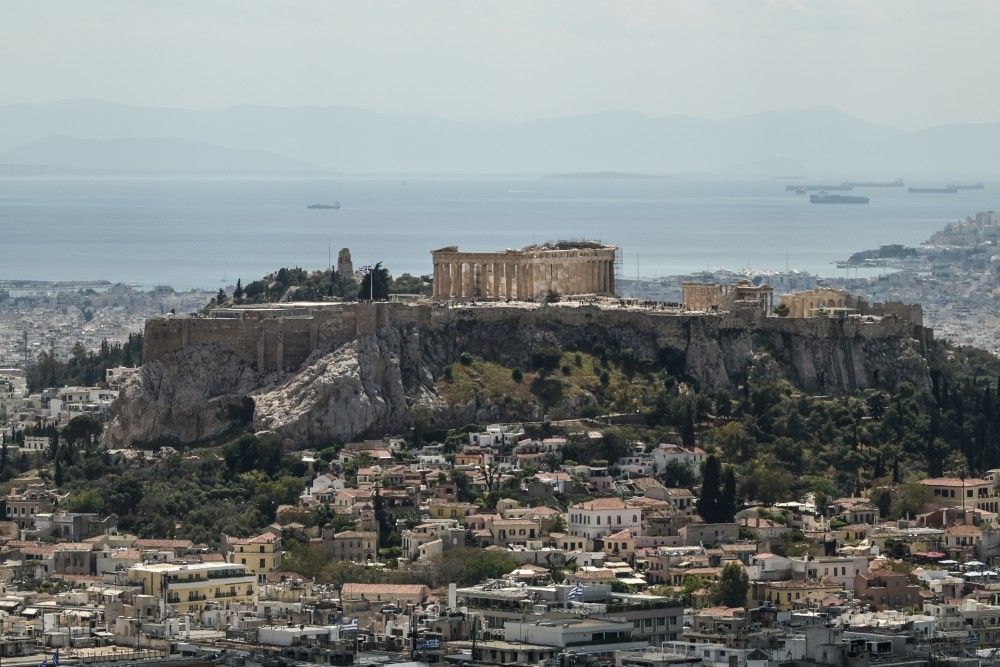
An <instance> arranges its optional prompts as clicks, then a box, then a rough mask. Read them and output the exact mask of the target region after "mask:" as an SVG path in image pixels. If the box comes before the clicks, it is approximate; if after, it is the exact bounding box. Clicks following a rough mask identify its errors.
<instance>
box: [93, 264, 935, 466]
mask: <svg viewBox="0 0 1000 667" xmlns="http://www.w3.org/2000/svg"><path fill="white" fill-rule="evenodd" d="M532 252H538V251H537V250H533V251H532ZM445 254H447V255H448V256H447V257H445V256H444V255H442V254H440V253H435V255H434V256H435V260H436V268H435V275H439V276H440V275H441V273H440V272H441V271H444V270H445V269H443V268H442V266H443V265H444V262H445V261H447V262H451V263H452V264H451V266H449V267H448V268H447V271H448V275H449V276H450V277H454V276H457V275H462V276H463V283H462V285H463V286H462V288H461V289H462V291H461V293H460V294H456V291H455V290H456V289H457V288H454V287H453V288H450V289H449V291H448V295H447V296H444V295H443V293H442V292H440V291H438V292H437V294H438V296H437V297H436V298H431V299H420V300H418V301H416V302H412V303H407V302H376V303H370V302H360V303H333V302H315V303H313V302H309V303H276V304H263V305H244V306H239V305H238V306H232V307H224V308H217V309H215V310H214V311H212V312H211V314H210V315H209V316H203V317H159V318H153V319H151V320H149V321H148V322H147V324H146V329H145V343H144V345H145V364H144V366H143V368H142V371H141V372H140V373H137V374H136V375H135V376H134V377H133V378H132V379H131V380H130V383H129V384H128V385H127V387H126V389H125V390H124V391H123V392H122V396H121V397H120V398H119V400H118V401H117V402H116V405H115V407H114V412H115V414H114V418H113V420H112V423H111V424H110V425H109V428H108V432H107V439H108V442H109V444H111V445H115V446H121V445H125V444H128V443H133V442H149V441H153V440H158V439H163V438H167V439H172V440H178V441H182V442H185V441H196V440H203V439H206V438H211V437H214V436H216V435H219V434H221V433H223V432H226V431H227V430H229V429H231V428H233V427H234V426H239V425H242V424H248V423H249V424H252V428H253V429H254V430H256V431H274V432H277V433H279V434H281V435H282V436H283V437H284V438H285V440H286V442H287V443H288V444H289V446H306V445H314V444H321V443H323V442H329V441H333V440H348V439H351V438H357V437H360V436H377V435H384V434H393V433H400V432H402V431H405V430H406V429H407V428H408V427H409V426H410V425H411V424H412V417H411V412H412V410H413V409H414V408H415V407H418V406H419V407H421V409H422V410H423V411H424V412H426V413H429V414H430V417H431V420H432V422H433V423H434V424H435V425H437V426H441V427H445V426H456V425H463V424H466V423H471V422H477V421H502V420H519V419H541V418H542V417H543V416H545V415H546V414H548V411H550V410H552V409H558V410H561V411H562V412H564V413H566V414H572V413H573V411H574V410H576V409H578V408H579V407H580V405H582V404H581V403H580V401H584V402H586V401H588V400H592V397H591V398H590V399H588V398H587V396H585V395H575V397H574V399H573V400H574V401H576V403H571V404H564V405H560V406H552V405H546V404H543V402H541V401H539V400H535V399H533V398H531V399H525V398H524V397H523V396H522V397H521V398H516V397H508V396H505V397H500V398H495V399H489V400H487V399H485V398H483V395H484V394H483V393H482V392H479V393H477V394H476V395H469V396H462V397H460V398H458V399H456V398H455V396H454V395H451V397H450V398H447V397H446V395H445V394H442V393H441V391H440V382H441V379H442V377H444V376H445V375H446V372H445V371H446V370H447V368H448V367H449V366H450V365H451V364H453V363H456V362H457V361H458V360H459V358H460V357H463V358H466V359H468V358H470V357H472V358H477V359H482V360H483V361H484V363H486V362H488V363H491V364H496V365H499V366H502V367H505V368H507V369H515V368H522V369H523V368H530V367H531V364H532V355H533V353H534V352H537V351H539V350H551V349H558V350H564V351H581V352H585V353H586V352H593V353H597V351H600V354H602V355H604V354H606V355H608V356H610V357H613V358H625V357H628V358H632V359H635V360H638V361H639V362H646V363H647V364H649V365H650V367H652V368H657V367H658V368H662V369H663V370H666V371H668V372H669V373H671V374H673V375H675V376H678V377H686V378H689V379H690V380H691V381H693V382H695V383H697V384H698V385H699V386H700V387H701V388H703V389H705V390H708V391H711V390H715V389H728V390H730V391H732V390H734V389H735V388H736V387H737V386H738V385H739V384H740V383H741V382H742V381H743V378H744V374H745V372H746V369H747V367H748V364H749V363H750V361H751V359H752V358H753V357H754V356H755V355H759V354H761V353H767V354H769V355H771V356H772V357H773V358H774V359H775V360H776V361H777V363H778V365H779V366H780V369H781V371H780V372H782V373H783V374H784V375H785V376H786V377H787V378H788V380H790V381H791V382H792V383H793V384H794V385H796V386H798V387H800V388H802V389H804V390H806V391H810V392H819V393H837V392H849V391H854V390H856V389H859V388H864V387H869V386H892V385H894V384H895V383H897V382H899V381H902V380H907V381H909V382H912V383H914V384H915V385H916V386H917V387H918V388H925V387H927V386H928V385H929V379H928V366H927V362H926V359H925V358H924V356H923V355H924V353H925V346H926V344H927V342H928V341H929V340H930V337H931V334H932V332H930V331H929V330H927V329H925V328H924V327H922V326H921V324H920V322H919V321H915V320H916V319H917V317H918V316H919V309H917V310H906V309H902V310H900V309H898V308H888V307H882V306H879V305H878V304H876V305H875V306H868V305H867V304H862V303H857V302H851V301H849V300H848V299H847V298H846V297H843V296H841V297H837V296H836V295H832V294H827V293H823V294H816V295H808V296H807V297H803V298H802V299H800V302H801V303H798V305H796V302H794V301H793V302H791V303H792V304H793V305H796V307H797V308H798V311H799V312H800V313H801V315H800V316H794V317H791V316H790V317H778V316H775V315H774V314H773V313H771V312H770V308H771V306H772V299H771V297H770V294H769V288H766V287H765V288H760V287H756V288H754V289H744V290H743V291H741V289H742V288H741V289H736V288H733V289H729V288H713V287H711V286H709V287H699V288H698V289H696V290H693V291H692V294H695V293H696V294H697V295H698V298H699V299H701V300H702V301H703V302H704V303H699V307H700V308H703V310H699V311H692V310H691V309H690V308H685V307H683V306H679V305H676V306H667V305H664V304H653V303H644V304H637V303H633V302H628V301H625V300H621V299H619V298H617V297H614V296H611V295H609V294H607V293H605V294H593V293H575V292H574V290H582V289H586V290H589V289H592V288H593V287H594V286H597V287H598V288H602V289H609V288H611V287H613V273H612V267H611V266H610V265H608V264H593V262H595V261H599V262H605V261H607V258H604V257H597V258H596V259H595V258H594V257H593V256H592V255H590V254H589V253H569V254H564V255H561V256H556V255H552V256H545V255H544V254H543V255H541V256H534V257H529V258H528V259H529V260H530V265H532V266H534V267H537V268H533V269H530V270H527V269H526V270H525V271H524V272H523V273H522V272H521V271H520V269H519V268H517V267H516V266H515V267H514V268H513V269H510V271H511V272H510V273H508V269H509V265H510V264H512V262H510V260H511V259H512V257H511V256H510V255H508V254H507V253H502V255H503V257H502V259H503V261H502V262H498V264H488V265H487V266H486V268H483V265H484V257H483V256H482V255H480V254H474V256H466V255H463V254H461V253H458V252H457V250H455V249H447V252H446V253H445ZM608 257H613V250H612V251H611V253H609V255H608ZM553 259H558V260H565V261H566V264H565V265H562V266H557V267H553V265H552V260H553ZM580 262H582V264H579V263H580ZM456 264H457V265H458V266H459V267H460V268H456ZM574 264H576V266H577V267H580V266H582V267H583V268H584V269H585V270H584V271H582V272H580V273H576V274H575V275H574V273H573V272H572V271H567V270H566V269H567V268H569V269H572V268H573V265H574ZM498 265H499V266H500V268H499V269H498V268H497V267H498ZM470 267H471V268H470ZM594 268H596V269H598V272H597V274H596V277H595V273H594V272H593V269H594ZM498 270H499V272H500V273H499V278H497V275H498V274H497V271H498ZM529 271H530V272H529ZM602 271H607V273H606V274H603V273H601V272H602ZM470 273H471V276H472V278H471V279H467V278H466V276H469V275H470ZM508 275H510V276H511V277H512V279H513V280H512V292H509V293H512V294H515V295H516V294H518V286H519V285H524V286H525V288H527V287H528V286H532V289H531V290H530V291H529V292H530V293H531V294H542V293H549V292H558V293H560V294H562V295H563V296H561V298H560V300H559V301H558V303H548V302H547V300H544V299H543V300H542V301H539V300H537V299H535V298H534V297H533V296H529V297H526V300H518V299H517V298H507V297H506V296H504V294H503V293H502V292H503V290H505V289H506V286H507V283H506V277H507V276H508ZM602 275H604V276H606V282H602V281H603V280H605V279H604V278H602V277H601V276H602ZM522 276H523V280H522V282H521V283H519V282H518V280H517V279H518V277H522ZM529 276H530V278H529ZM567 281H569V282H567ZM453 284H454V283H453ZM498 286H499V287H500V292H495V293H494V294H496V296H492V295H491V294H490V292H489V290H490V289H493V288H496V287H498ZM483 287H486V288H487V292H486V296H485V297H483V296H481V295H482V292H481V290H482V289H483ZM438 288H440V286H438ZM438 288H436V290H437V289H438ZM466 288H468V289H469V290H470V292H471V293H472V294H471V295H466V293H465V290H466ZM744 292H746V294H747V295H748V296H747V298H742V297H743V296H744V294H743V293H744ZM567 294H569V296H566V295H567ZM713 295H717V296H719V298H716V297H715V296H713ZM713 299H715V300H713ZM838 299H839V300H838ZM878 313H882V315H880V314H878ZM883 315H884V316H883ZM506 373H507V377H508V378H509V377H510V373H511V371H510V370H508V371H506Z"/></svg>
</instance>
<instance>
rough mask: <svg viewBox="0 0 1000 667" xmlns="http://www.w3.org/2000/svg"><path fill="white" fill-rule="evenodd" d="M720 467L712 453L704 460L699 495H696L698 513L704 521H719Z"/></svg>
mask: <svg viewBox="0 0 1000 667" xmlns="http://www.w3.org/2000/svg"><path fill="white" fill-rule="evenodd" d="M721 478H722V469H721V466H720V465H719V459H718V457H716V456H715V454H712V455H711V456H709V457H708V459H706V460H705V469H704V470H702V472H701V495H699V496H698V514H700V515H701V518H702V519H704V520H705V523H718V522H719V503H720V500H721V498H720V497H719V485H720V483H721V482H722V479H721Z"/></svg>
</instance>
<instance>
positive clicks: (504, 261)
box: [431, 241, 618, 300]
mask: <svg viewBox="0 0 1000 667" xmlns="http://www.w3.org/2000/svg"><path fill="white" fill-rule="evenodd" d="M617 250H618V248H617V247H616V246H613V245H605V244H603V243H597V242H594V241H559V242H557V243H551V244H545V245H533V246H528V247H526V248H523V249H521V250H510V249H508V250H504V251H502V252H462V251H460V250H459V249H458V246H450V247H447V248H441V249H440V250H435V251H433V252H432V253H431V257H432V258H433V261H434V297H435V298H438V299H513V300H525V299H542V298H544V297H545V295H546V294H548V293H549V292H550V291H553V292H558V293H559V294H560V295H563V296H573V295H579V294H602V295H614V294H615V252H616V251H617Z"/></svg>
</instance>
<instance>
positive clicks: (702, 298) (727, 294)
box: [681, 280, 774, 313]
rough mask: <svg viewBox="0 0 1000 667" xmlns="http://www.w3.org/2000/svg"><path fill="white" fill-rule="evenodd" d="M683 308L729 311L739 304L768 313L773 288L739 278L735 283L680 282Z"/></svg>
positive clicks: (772, 305) (772, 299)
mask: <svg viewBox="0 0 1000 667" xmlns="http://www.w3.org/2000/svg"><path fill="white" fill-rule="evenodd" d="M681 294H682V297H681V298H682V300H683V301H684V309H685V310H700V311H706V312H710V311H730V310H733V309H734V308H737V307H739V306H741V305H742V306H753V307H759V308H761V309H763V310H764V312H765V313H770V312H771V310H772V309H773V307H774V288H773V287H771V286H770V285H754V284H752V283H751V282H750V281H749V280H741V281H740V282H738V283H736V284H735V285H721V284H719V283H681Z"/></svg>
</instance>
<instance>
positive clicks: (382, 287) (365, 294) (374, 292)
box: [358, 262, 392, 301]
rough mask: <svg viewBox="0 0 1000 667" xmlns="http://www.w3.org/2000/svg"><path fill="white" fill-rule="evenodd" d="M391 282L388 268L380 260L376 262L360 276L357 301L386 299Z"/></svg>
mask: <svg viewBox="0 0 1000 667" xmlns="http://www.w3.org/2000/svg"><path fill="white" fill-rule="evenodd" d="M391 283H392V276H390V275H389V269H387V268H385V267H383V266H382V262H379V263H377V264H376V265H375V266H373V267H371V269H370V270H369V271H368V272H367V273H366V274H365V277H364V278H362V280H361V285H360V286H359V287H358V301H387V300H388V299H389V287H390V285H391Z"/></svg>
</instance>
